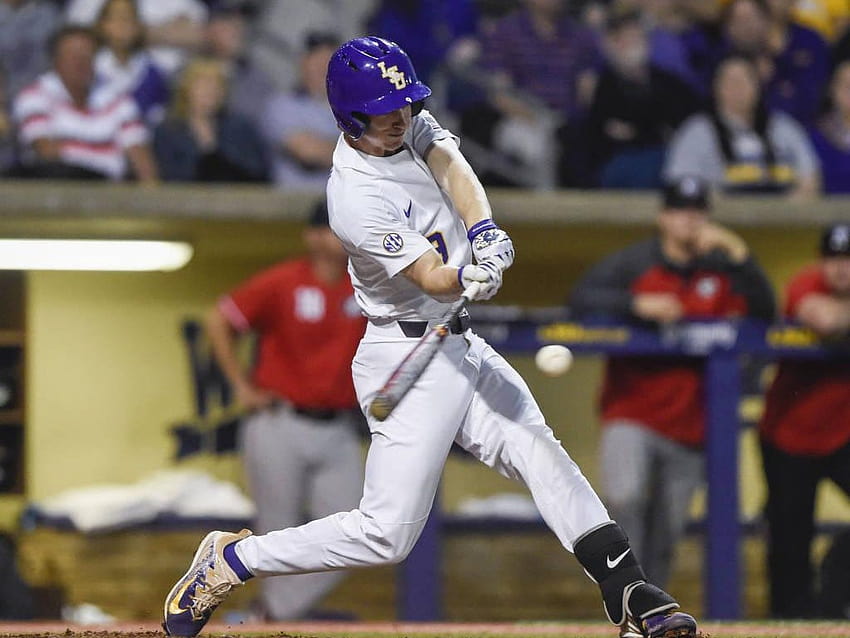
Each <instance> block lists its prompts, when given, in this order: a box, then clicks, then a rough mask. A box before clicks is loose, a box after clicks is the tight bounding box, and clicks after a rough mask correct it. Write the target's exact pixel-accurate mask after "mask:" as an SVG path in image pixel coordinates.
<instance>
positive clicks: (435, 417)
mask: <svg viewBox="0 0 850 638" xmlns="http://www.w3.org/2000/svg"><path fill="white" fill-rule="evenodd" d="M415 344H416V340H415V339H409V338H406V337H404V336H403V335H402V333H401V331H400V329H399V327H398V325H397V324H395V323H391V324H389V325H386V326H376V325H374V324H371V323H370V324H369V327H368V328H367V331H366V335H365V336H364V338H363V341H362V342H361V344H360V348H359V349H358V351H357V355H356V356H355V358H354V362H353V364H352V370H353V374H354V384H355V387H356V389H357V396H358V400H359V401H360V404H361V406H362V407H364V409H365V408H366V406H368V404H369V402H370V401H371V399H372V396H373V395H374V393H375V392H376V391H377V390H378V389H379V387H380V386H381V385H382V384H383V382H384V381H385V379H386V378H387V376H388V375H389V374H390V373H391V372H392V370H393V369H394V367H395V366H396V365H397V364H398V362H399V361H401V359H402V357H404V356H405V355H406V354H407V352H409V350H410V349H411V348H413V346H414V345H415ZM369 427H370V430H371V433H372V442H371V446H370V448H369V453H368V456H367V459H366V477H365V484H364V487H363V498H362V500H361V501H360V505H359V507H358V508H357V509H355V510H352V511H350V512H340V513H337V514H332V515H331V516H327V517H325V518H321V519H318V520H314V521H312V522H310V523H307V524H306V525H301V526H298V527H290V528H288V529H282V530H278V531H273V532H269V533H268V534H264V535H260V536H250V537H248V538H246V539H244V540H243V541H241V542H239V544H238V545H237V546H236V553H237V555H238V556H239V558H240V559H241V560H242V561H243V563H244V565H245V566H246V567H247V568H248V569H249V570H250V571H251V572H252V573H253V574H255V575H257V576H273V575H280V574H299V573H305V572H315V571H326V570H333V569H345V568H349V567H364V566H369V565H380V564H387V563H397V562H400V561H401V560H403V559H404V558H405V557H406V556H407V554H408V553H409V552H410V550H411V548H412V547H413V545H414V544H415V543H416V540H417V538H418V537H419V534H420V532H421V531H422V527H423V526H424V524H425V521H426V519H427V517H428V512H429V511H430V509H431V505H432V503H433V501H434V495H435V493H436V490H437V487H438V485H439V480H440V475H441V474H442V470H443V465H444V464H445V461H446V457H447V455H448V452H449V449H450V447H451V444H452V442H453V441H457V443H458V444H459V445H460V446H461V447H463V448H464V449H466V450H467V451H469V452H470V453H471V454H472V455H474V456H475V457H476V458H478V459H479V460H480V461H482V462H483V463H485V464H486V465H488V466H490V467H492V468H494V469H496V470H497V471H498V472H500V473H501V474H503V475H504V476H507V477H510V478H514V479H517V480H520V481H523V482H524V483H525V485H526V486H527V487H528V488H529V490H530V492H531V495H532V497H533V498H534V501H535V503H536V504H537V507H538V509H539V510H540V512H541V514H542V516H543V518H544V520H545V521H546V523H547V524H548V525H549V527H550V528H551V529H552V530H553V531H554V532H555V534H556V535H557V537H558V539H559V540H560V541H561V544H562V545H563V546H564V547H565V548H566V549H567V550H570V551H572V547H573V543H574V542H575V541H576V540H577V539H578V538H579V537H581V536H582V535H583V534H584V533H585V532H587V531H589V530H591V529H593V528H595V527H597V526H599V525H602V524H604V523H607V522H608V521H610V517H609V516H608V512H607V511H606V510H605V507H604V506H603V505H602V502H601V501H600V500H599V497H598V496H597V495H596V493H595V492H594V491H593V488H592V487H591V486H590V484H589V483H588V482H587V479H585V477H584V476H583V475H582V473H581V471H580V470H579V468H578V466H577V465H576V464H575V463H574V462H573V460H572V459H571V458H570V457H569V455H568V454H567V453H566V451H564V449H563V448H562V447H561V445H560V443H559V441H558V440H557V439H555V437H554V435H553V433H552V430H551V429H550V428H549V427H548V426H547V425H546V423H545V420H544V418H543V414H542V413H541V412H540V409H539V408H538V406H537V403H536V402H535V400H534V397H533V396H532V394H531V391H530V390H529V389H528V386H527V385H526V384H525V382H524V381H523V380H522V378H521V377H520V376H519V374H518V373H517V372H516V371H515V370H514V369H513V368H512V367H511V366H510V365H509V364H508V362H507V361H505V359H504V358H502V356H501V355H499V354H498V353H497V352H496V351H495V350H493V348H491V347H490V346H489V345H488V344H487V343H486V342H485V341H484V340H483V339H481V338H479V337H478V336H476V335H474V334H473V333H472V332H471V331H467V332H466V334H465V335H449V336H448V337H447V338H446V343H445V344H444V346H443V348H442V349H441V350H440V352H439V353H438V354H437V356H436V357H435V358H434V360H433V361H432V362H431V365H430V366H429V368H428V370H427V371H426V372H425V374H424V375H423V376H422V378H421V379H420V380H419V381H418V382H417V383H416V384H415V385H414V387H413V388H412V389H411V390H410V392H409V393H408V395H407V396H406V397H405V398H404V400H403V401H402V402H401V403H400V404H399V405H398V407H397V408H396V409H395V411H394V412H393V413H392V415H391V416H390V417H389V418H388V419H387V420H386V421H384V422H379V421H376V420H374V419H371V418H370V420H369Z"/></svg>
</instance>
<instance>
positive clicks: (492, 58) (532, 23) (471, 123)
mask: <svg viewBox="0 0 850 638" xmlns="http://www.w3.org/2000/svg"><path fill="white" fill-rule="evenodd" d="M488 27H489V28H487V29H486V31H485V32H484V33H483V34H482V37H481V39H482V55H481V60H480V67H479V68H473V69H471V70H470V69H467V71H466V77H467V78H468V82H469V83H470V84H476V85H477V86H478V88H479V89H480V90H481V92H482V94H483V95H484V96H485V97H483V98H482V99H481V101H480V102H478V103H475V104H474V105H473V106H472V107H469V108H466V109H465V110H464V111H463V113H462V117H461V127H460V128H461V131H462V133H463V135H464V138H465V139H466V140H467V141H468V142H471V144H470V143H468V144H467V149H468V150H471V149H472V148H473V145H476V144H477V145H481V146H482V147H484V148H487V149H491V150H493V151H494V154H495V157H496V159H495V160H494V159H493V158H488V159H486V160H485V161H484V162H481V163H478V162H477V160H476V158H475V157H471V159H472V163H473V165H474V166H477V167H478V168H479V172H480V173H481V174H482V177H483V179H484V181H485V183H488V184H500V185H520V186H526V187H535V188H551V187H553V186H554V185H555V183H556V181H558V176H557V175H556V174H555V173H556V170H555V165H556V163H560V164H561V165H562V166H565V167H570V168H567V169H565V170H562V171H561V172H562V175H561V176H560V182H561V183H562V184H564V185H574V184H573V183H572V181H571V180H572V178H573V176H572V170H571V168H572V166H573V165H581V163H582V162H581V161H576V162H573V161H571V160H570V159H562V160H558V159H557V157H558V154H559V153H560V149H559V148H557V146H558V143H559V141H560V140H565V141H564V142H561V144H562V148H572V147H573V144H572V142H573V139H574V138H575V131H576V130H578V129H580V123H579V119H580V117H581V115H582V113H583V112H584V111H585V110H586V107H587V105H588V104H589V103H590V99H591V97H592V95H593V90H594V87H595V85H596V77H597V67H598V66H599V65H600V63H601V53H600V50H599V46H598V43H597V40H596V37H595V35H594V33H593V32H592V31H591V30H590V29H588V28H587V27H584V26H582V25H581V24H580V23H578V22H577V21H575V20H574V19H572V18H571V17H570V16H569V15H568V13H567V3H566V2H565V0H523V2H522V4H521V6H520V8H519V9H517V10H515V11H512V12H511V13H509V14H507V15H505V16H503V17H502V18H499V19H498V20H496V21H495V22H494V23H492V24H491V25H488ZM559 129H560V130H559ZM499 166H502V168H498V167H499ZM493 167H497V170H498V172H499V174H498V175H497V176H496V178H495V179H494V178H493V177H492V173H491V171H493V170H494V169H493ZM488 169H490V171H488Z"/></svg>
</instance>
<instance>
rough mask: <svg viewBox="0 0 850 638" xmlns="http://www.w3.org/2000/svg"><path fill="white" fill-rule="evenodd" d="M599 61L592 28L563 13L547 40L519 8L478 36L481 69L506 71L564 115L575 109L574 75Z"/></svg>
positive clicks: (517, 83) (595, 66)
mask: <svg viewBox="0 0 850 638" xmlns="http://www.w3.org/2000/svg"><path fill="white" fill-rule="evenodd" d="M600 60H601V54H600V52H599V46H598V44H597V42H596V39H595V38H594V35H593V33H592V32H591V31H590V30H589V29H587V28H585V27H583V26H581V25H580V24H578V23H577V22H574V21H573V20H571V19H570V18H569V17H567V16H564V17H562V18H561V19H560V21H559V22H558V25H557V33H556V34H555V35H554V37H552V38H551V39H549V38H546V37H542V36H541V35H540V34H539V33H538V32H537V30H536V29H535V27H534V24H533V22H532V18H531V14H530V13H529V11H528V9H525V8H523V9H519V10H517V11H515V12H513V13H511V14H508V15H507V16H505V17H504V18H502V19H501V20H499V22H497V23H496V26H495V28H494V29H493V31H492V33H490V34H489V35H486V36H485V37H484V46H483V62H484V66H485V68H487V69H489V70H493V71H502V72H504V73H507V74H508V76H510V78H511V80H512V82H513V85H514V86H515V87H516V88H518V89H520V90H522V91H526V92H527V93H530V94H531V95H532V96H535V97H537V98H539V99H540V100H542V101H543V102H544V103H545V104H546V105H547V106H549V108H551V109H553V110H555V111H557V112H558V113H561V114H564V115H567V116H571V115H574V114H575V113H576V112H577V111H578V110H580V105H579V100H578V95H577V94H578V86H577V85H578V78H579V76H581V75H582V74H583V73H585V72H587V71H598V70H599V67H600V66H601V63H600Z"/></svg>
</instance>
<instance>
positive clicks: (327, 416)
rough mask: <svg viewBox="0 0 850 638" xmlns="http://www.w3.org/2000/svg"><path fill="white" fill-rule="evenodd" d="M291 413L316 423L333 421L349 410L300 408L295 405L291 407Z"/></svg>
mask: <svg viewBox="0 0 850 638" xmlns="http://www.w3.org/2000/svg"><path fill="white" fill-rule="evenodd" d="M292 411H293V412H295V414H300V415H301V416H306V417H307V418H309V419H315V420H316V421H333V420H334V419H336V418H337V417H339V416H342V415H343V414H347V413H348V412H350V410H334V409H332V408H302V407H299V406H297V405H294V406H292Z"/></svg>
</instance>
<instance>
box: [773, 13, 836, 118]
mask: <svg viewBox="0 0 850 638" xmlns="http://www.w3.org/2000/svg"><path fill="white" fill-rule="evenodd" d="M795 1H796V0H767V4H768V7H769V8H770V15H771V26H770V33H769V35H768V44H769V46H770V50H771V52H772V53H773V67H774V68H773V73H772V74H771V77H770V81H769V82H768V85H767V93H766V97H767V104H768V106H770V107H771V108H775V109H779V110H781V111H785V112H786V113H788V114H790V115H793V116H794V117H795V118H797V119H798V120H799V121H800V122H803V123H809V122H811V121H813V120H814V118H815V117H816V116H817V114H818V112H819V111H820V106H821V104H820V99H819V98H820V96H821V95H823V92H824V89H825V88H826V85H827V82H828V81H829V64H830V52H829V47H828V46H827V44H826V41H824V39H823V38H822V37H821V36H820V34H818V32H817V31H814V30H812V29H809V28H807V27H804V26H801V25H799V24H795V23H794V22H793V21H792V12H793V9H794V3H795Z"/></svg>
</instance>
